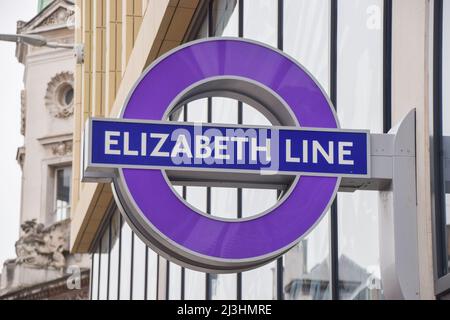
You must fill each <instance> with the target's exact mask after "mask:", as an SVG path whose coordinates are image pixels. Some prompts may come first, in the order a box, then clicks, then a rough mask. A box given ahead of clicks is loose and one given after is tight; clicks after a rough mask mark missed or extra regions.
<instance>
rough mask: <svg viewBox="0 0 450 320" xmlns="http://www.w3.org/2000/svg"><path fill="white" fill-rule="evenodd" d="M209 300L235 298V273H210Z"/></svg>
mask: <svg viewBox="0 0 450 320" xmlns="http://www.w3.org/2000/svg"><path fill="white" fill-rule="evenodd" d="M210 279H211V300H235V299H236V298H237V275H236V274H210Z"/></svg>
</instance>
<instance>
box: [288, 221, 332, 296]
mask: <svg viewBox="0 0 450 320" xmlns="http://www.w3.org/2000/svg"><path fill="white" fill-rule="evenodd" d="M329 230H330V224H329V213H327V215H326V216H325V217H324V218H323V220H322V221H321V222H320V223H319V224H318V225H317V226H316V227H315V228H314V230H313V231H312V232H311V233H309V235H308V236H306V237H305V238H304V239H303V240H302V241H301V242H300V243H299V244H298V245H297V246H295V247H294V248H293V249H292V250H290V251H289V252H288V253H287V254H286V255H285V256H284V259H285V269H284V273H283V283H284V285H283V291H284V293H285V297H286V299H287V300H329V299H331V291H330V274H331V271H330V256H329V253H330V245H329V244H330V238H329Z"/></svg>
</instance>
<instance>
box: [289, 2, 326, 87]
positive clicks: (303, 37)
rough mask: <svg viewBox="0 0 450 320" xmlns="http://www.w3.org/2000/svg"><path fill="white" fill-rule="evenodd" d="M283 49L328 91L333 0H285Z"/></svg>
mask: <svg viewBox="0 0 450 320" xmlns="http://www.w3.org/2000/svg"><path fill="white" fill-rule="evenodd" d="M284 12H285V14H284V18H283V23H284V41H283V43H284V51H285V52H286V53H287V54H289V55H290V56H292V57H293V58H295V59H296V60H297V61H299V62H300V63H301V64H302V65H303V66H304V67H306V68H307V69H308V71H309V72H311V74H312V75H313V76H314V77H315V78H316V79H317V80H318V81H319V83H320V84H321V85H322V87H323V88H324V89H325V90H327V91H328V88H329V86H330V85H329V82H330V63H329V59H330V1H329V0H314V1H311V0H284Z"/></svg>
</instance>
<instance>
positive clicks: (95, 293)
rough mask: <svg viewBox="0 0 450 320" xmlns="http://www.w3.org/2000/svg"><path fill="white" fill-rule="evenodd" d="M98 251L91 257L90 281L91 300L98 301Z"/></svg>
mask: <svg viewBox="0 0 450 320" xmlns="http://www.w3.org/2000/svg"><path fill="white" fill-rule="evenodd" d="M98 250H99V249H97V252H95V253H93V254H92V255H91V259H92V279H91V300H98V275H99V272H100V270H99V266H98V260H99V259H98V257H99V254H98Z"/></svg>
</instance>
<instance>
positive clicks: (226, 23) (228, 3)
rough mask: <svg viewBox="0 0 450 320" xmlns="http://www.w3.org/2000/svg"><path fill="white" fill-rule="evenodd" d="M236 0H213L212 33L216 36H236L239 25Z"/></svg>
mask: <svg viewBox="0 0 450 320" xmlns="http://www.w3.org/2000/svg"><path fill="white" fill-rule="evenodd" d="M237 3H238V0H220V1H217V0H216V1H213V7H212V25H213V28H214V29H213V30H212V34H214V35H216V36H225V37H232V36H233V37H236V36H238V27H239V14H238V12H239V10H238V6H237Z"/></svg>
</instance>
